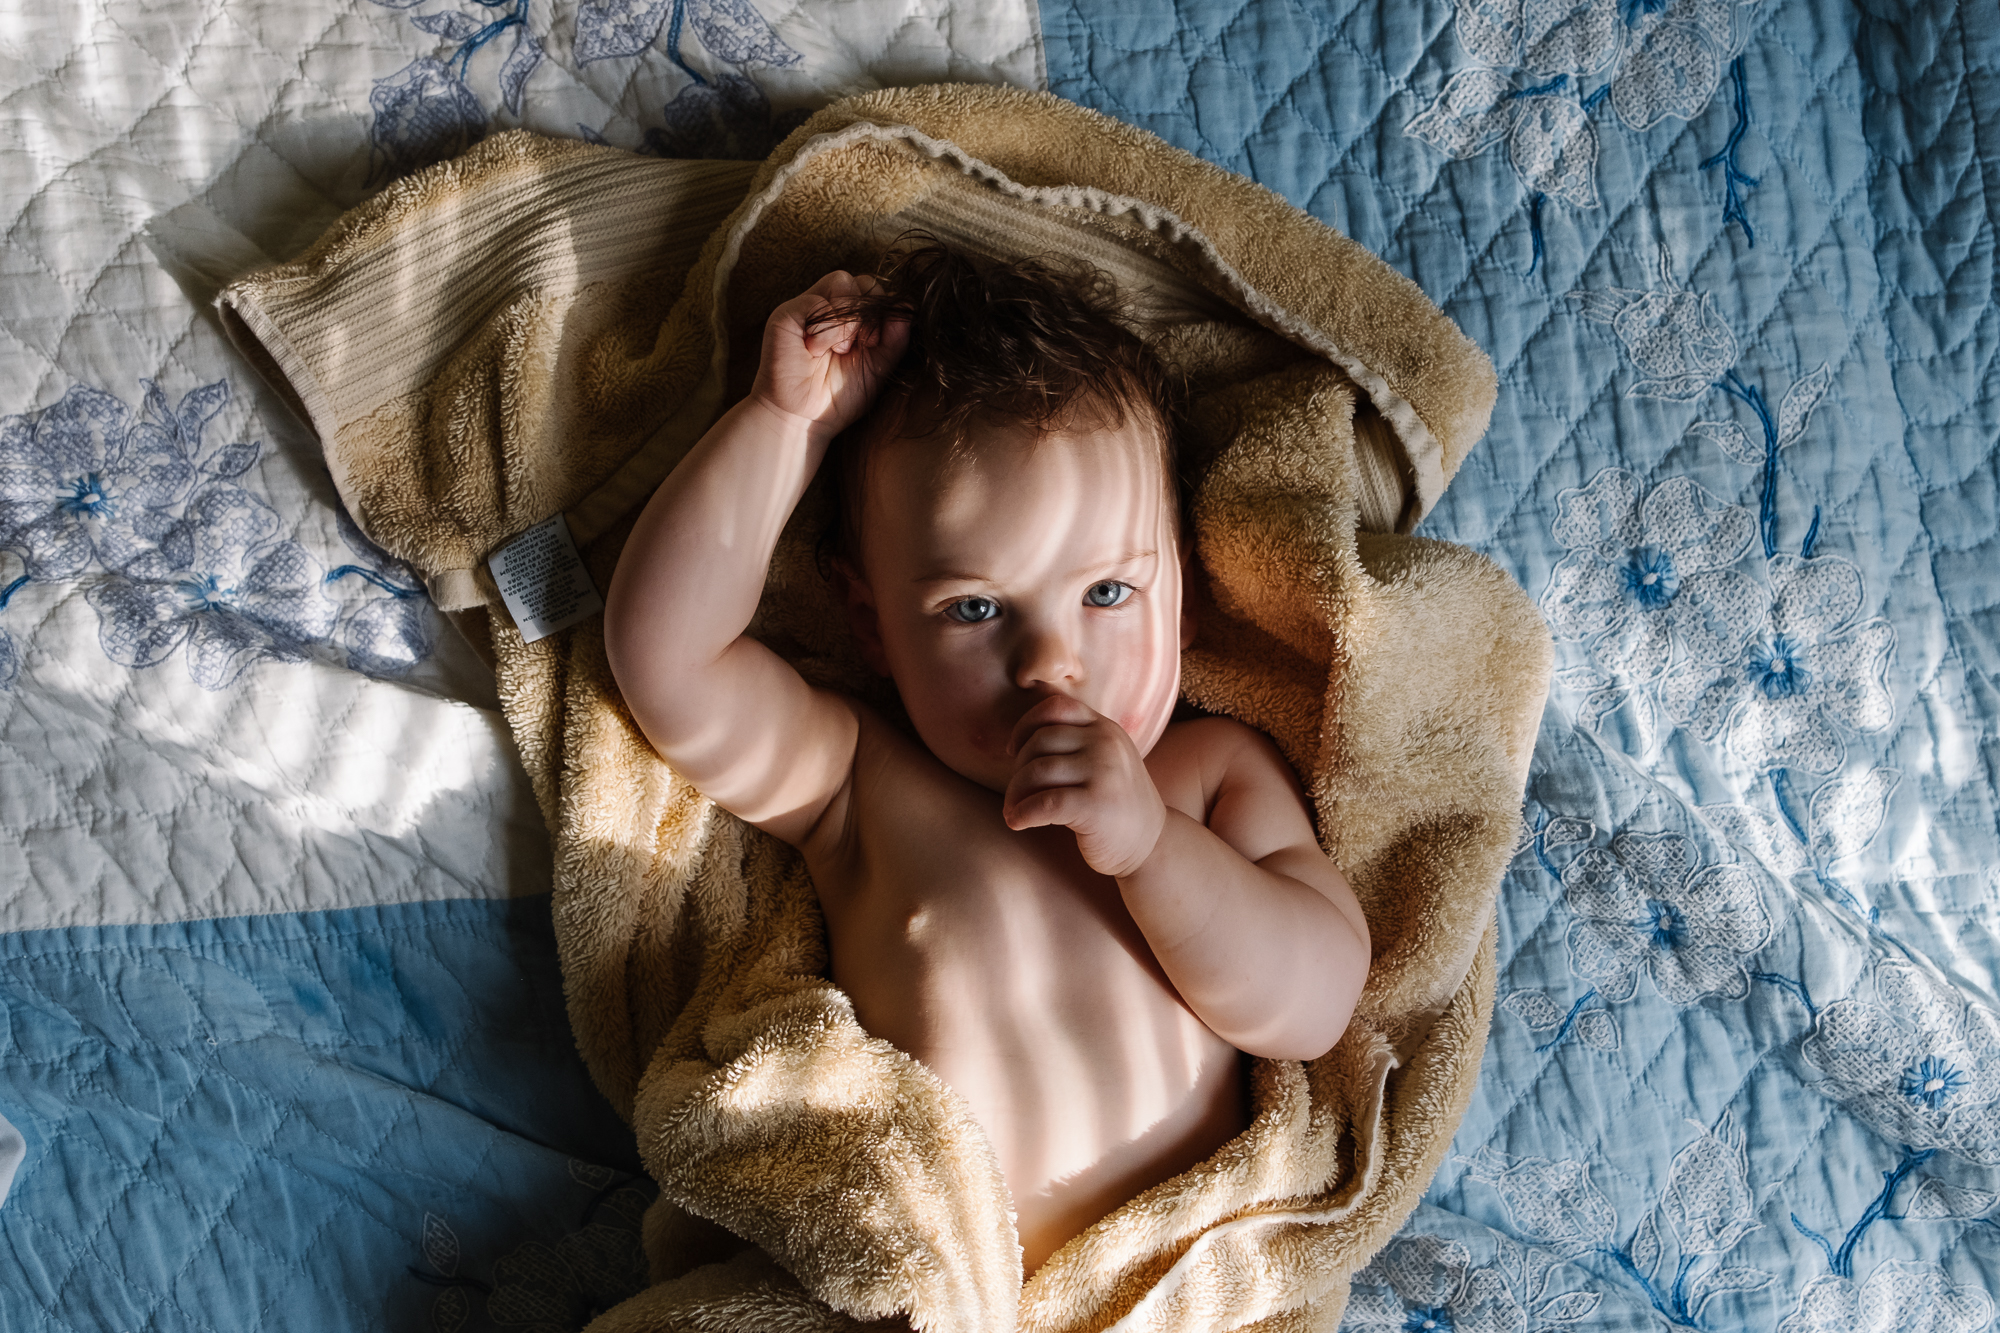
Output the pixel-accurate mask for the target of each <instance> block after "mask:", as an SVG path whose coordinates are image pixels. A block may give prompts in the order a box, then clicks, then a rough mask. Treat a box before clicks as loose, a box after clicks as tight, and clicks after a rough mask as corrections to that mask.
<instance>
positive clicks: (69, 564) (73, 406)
mask: <svg viewBox="0 0 2000 1333" xmlns="http://www.w3.org/2000/svg"><path fill="white" fill-rule="evenodd" d="M141 384H142V385H143V386H144V389H145V396H144V400H143V404H142V407H141V409H140V411H139V412H137V413H134V412H133V411H132V410H131V409H130V408H129V407H128V406H127V405H126V404H125V403H124V402H122V401H121V400H119V399H117V398H115V397H113V396H112V395H110V394H108V393H105V392H103V391H102V390H99V389H94V388H90V387H87V386H83V385H77V386H74V387H72V388H71V389H70V390H69V392H67V393H65V394H64V395H63V396H62V398H61V399H60V400H59V401H57V402H56V403H55V404H53V405H52V406H50V407H48V408H46V409H45V410H43V411H41V412H39V413H31V414H28V415H25V416H16V417H8V418H6V419H5V420H4V421H0V552H5V553H6V555H5V559H4V561H0V574H4V575H6V579H5V581H4V582H3V583H0V608H4V607H5V606H6V605H7V603H8V602H9V601H10V600H12V598H13V597H14V596H15V595H16V594H17V593H18V592H19V591H20V589H21V588H22V587H23V586H25V585H26V584H28V583H29V582H31V581H34V580H52V579H67V578H75V577H78V576H81V575H84V574H86V573H88V572H89V571H90V570H91V569H92V567H93V566H94V567H96V568H97V569H99V570H101V571H102V577H99V578H97V579H95V580H94V581H93V582H91V583H89V584H88V586H87V587H86V589H85V592H84V600H85V601H86V602H87V603H88V604H89V605H90V606H91V607H92V608H93V609H94V610H95V611H96V612H97V617H98V642H99V644H100V645H101V646H102V647H103V649H104V652H105V654H106V655H107V656H108V657H110V658H111V660H112V661H114V662H118V663H119V664H121V665H123V666H128V667H134V668H138V667H149V666H154V665H157V664H158V663H160V662H163V661H165V660H166V659H167V658H168V657H171V656H173V655H175V654H176V653H178V652H179V651H180V650H181V649H182V648H185V649H186V650H187V660H188V673H189V675H190V676H192V677H193V679H194V680H195V681H196V682H197V683H199V684H200V685H202V686H203V687H204V688H206V689H211V690H214V689H221V688H222V687H224V686H225V685H228V684H230V683H232V682H233V681H235V680H236V679H238V678H239V677H240V676H241V675H242V674H243V672H244V670H245V669H246V668H247V667H248V666H249V665H250V664H251V663H252V662H254V661H257V660H259V659H265V658H269V659H277V660H283V661H295V660H298V659H300V658H302V657H304V656H305V655H306V654H307V653H308V652H311V651H318V652H320V653H322V654H324V653H325V650H326V646H327V644H328V641H329V639H331V638H333V637H335V627H336V622H338V626H339V632H338V640H339V643H340V646H341V647H342V649H343V650H344V651H345V656H346V659H347V662H348V665H350V666H351V667H353V668H354V669H356V670H358V671H364V672H367V673H369V674H371V675H395V674H399V673H401V672H404V671H407V670H409V668H410V667H411V666H413V665H415V664H416V663H417V662H418V661H420V660H422V659H423V658H424V657H426V656H428V655H429V653H430V651H431V647H432V640H433V626H434V618H433V616H432V611H431V606H430V602H429V600H428V599H427V598H425V597H424V596H423V594H422V590H421V589H420V588H419V587H418V586H417V582H416V579H415V578H414V576H413V575H411V574H410V572H409V571H408V570H407V569H405V568H403V567H402V566H401V565H399V564H397V563H396V562H395V561H393V560H391V559H390V558H389V557H388V556H386V555H384V554H383V553H382V552H381V551H379V550H377V549H376V548H375V547H374V546H372V545H371V544H369V543H368V542H367V540H366V539H365V538H363V537H362V536H361V535H360V533H359V532H358V531H352V530H351V527H352V525H351V524H346V518H345V515H342V516H341V517H342V522H343V524H345V525H346V530H349V531H348V541H349V545H350V546H352V547H353V548H354V550H355V551H356V552H357V553H359V554H360V555H361V556H362V558H363V559H364V560H365V561H366V562H367V563H366V564H365V565H345V566H342V567H341V568H340V569H339V570H336V571H335V572H334V574H332V575H323V574H322V571H321V567H320V564H319V562H318V561H317V560H316V559H314V558H313V557H312V556H311V555H309V554H308V553H307V552H306V551H305V549H304V548H303V547H301V546H300V545H299V544H298V543H297V542H294V541H290V540H287V539H283V538H281V537H280V535H279V528H280V523H279V519H278V516H277V514H276V513H274V512H273V511H272V509H271V507H270V506H269V505H268V504H266V503H265V502H264V501H263V500H261V499H259V498H258V497H257V496H256V495H254V494H252V493H251V492H250V491H248V490H245V489H244V488H243V487H242V486H240V485H237V484H234V482H233V480H232V479H234V478H237V477H240V476H241V475H242V474H243V473H245V472H247V471H248V470H249V469H250V467H251V466H252V465H253V464H254V463H255V462H256V461H257V458H258V456H259V454H261V453H262V451H263V446H262V445H261V444H259V443H258V442H256V441H237V442H233V443H214V444H210V443H206V442H205V441H204V440H203V435H204V434H205V433H206V431H207V428H208V426H209V425H210V423H211V422H213V420H214V419H215V417H216V416H217V414H218V413H220V412H221V411H222V409H223V408H224V407H225V406H227V405H228V403H229V399H230V392H229V384H228V381H226V380H217V381H215V382H214V383H212V384H206V385H203V386H201V387H200V388H197V389H194V390H192V391H191V392H189V393H188V394H187V395H186V396H184V397H183V398H182V399H181V400H180V402H179V404H178V405H170V404H169V402H168V400H167V396H166V394H165V393H164V392H162V391H161V389H160V388H159V386H158V385H156V384H154V383H152V382H151V381H149V380H142V381H141ZM16 570H19V571H20V572H18V573H16V572H15V571H16ZM355 576H358V577H355ZM336 580H338V581H339V582H340V586H339V587H338V588H334V589H332V590H331V591H329V588H328V584H329V583H330V582H332V581H336ZM384 594H386V595H384ZM20 660H21V653H20V649H19V648H18V646H17V645H16V644H15V641H14V639H13V638H12V637H11V636H10V635H8V634H7V633H6V632H4V631H0V689H4V688H6V686H7V685H8V684H9V683H10V682H11V681H12V680H13V678H14V676H15V675H16V674H17V673H18V671H19V669H20Z"/></svg>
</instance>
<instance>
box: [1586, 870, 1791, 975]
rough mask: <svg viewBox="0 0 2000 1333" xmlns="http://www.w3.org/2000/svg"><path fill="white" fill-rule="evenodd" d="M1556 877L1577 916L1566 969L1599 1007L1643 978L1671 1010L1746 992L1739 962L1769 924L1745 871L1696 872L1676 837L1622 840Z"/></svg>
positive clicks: (1767, 931)
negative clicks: (1591, 990) (1598, 998)
mask: <svg viewBox="0 0 2000 1333" xmlns="http://www.w3.org/2000/svg"><path fill="white" fill-rule="evenodd" d="M1562 878H1563V890H1564V894H1565V896H1566V898H1567V900H1568V903H1569V908H1570V911H1571V913H1573V914H1574V915H1575V917H1576V920H1575V921H1574V922H1572V923H1571V925H1570V929H1569V954H1570V966H1571V967H1572V968H1573V969H1574V970H1575V972H1576V974H1577V975H1578V976H1580V977H1582V978H1584V979H1585V980H1587V981H1589V982H1590V983H1591V984H1592V985H1593V986H1594V987H1595V988H1596V989H1597V991H1598V992H1599V993H1600V994H1602V995H1603V996H1604V998H1605V999H1607V1000H1614V1001H1615V1000H1624V999H1629V998H1630V997H1631V995H1632V993H1633V990H1634V989H1635V988H1636V987H1637V985H1638V982H1639V973H1640V972H1642V971H1643V972H1645V973H1646V974H1647V975H1648V976H1650V977H1651V978H1652V979H1653V986H1654V989H1656V990H1658V991H1659V993H1660V995H1661V996H1662V997H1663V998H1665V999H1667V1000H1669V1001H1671V1002H1672V1003H1674V1004H1680V1005H1686V1004H1693V1003H1694V1002H1695V1001H1697V1000H1700V999H1702V998H1703V997H1705V996H1710V995H1719V996H1725V997H1728V998H1731V999H1734V998H1737V997H1740V996H1742V995H1743V994H1745V993H1746V992H1747V991H1748V990H1749V985H1750V983H1749V976H1748V973H1747V972H1746V971H1745V970H1744V967H1743V959H1744V958H1745V957H1746V956H1748V955H1750V954H1753V953H1755V952H1756V951H1757V950H1759V949H1761V948H1763V947H1764V944H1765V943H1766V941H1768V940H1769V939H1770V937H1771V919H1770V916H1769V914H1768V913H1766V911H1765V909H1764V904H1763V899H1762V895H1761V894H1760V893H1759V892H1758V889H1757V881H1756V879H1755V878H1754V877H1753V876H1752V875H1751V874H1750V872H1749V871H1748V870H1746V869H1744V868H1743V867H1742V866H1739V865H1734V864H1725V865H1715V866H1699V865H1698V863H1697V862H1696V859H1695V856H1694V851H1693V847H1692V845H1691V844H1690V843H1689V842H1688V840H1687V839H1686V838H1684V837H1682V836H1681V835H1680V834H1678V833H1621V834H1619V835H1618V836H1617V837H1615V838H1613V839H1612V840H1611V845H1610V846H1609V847H1608V848H1607V847H1589V848H1586V849H1584V850H1583V851H1582V852H1580V853H1578V855H1577V856H1576V858H1575V859H1574V860H1572V861H1571V862H1570V863H1569V866H1568V867H1567V868H1566V869H1565V870H1564V871H1563V877H1562Z"/></svg>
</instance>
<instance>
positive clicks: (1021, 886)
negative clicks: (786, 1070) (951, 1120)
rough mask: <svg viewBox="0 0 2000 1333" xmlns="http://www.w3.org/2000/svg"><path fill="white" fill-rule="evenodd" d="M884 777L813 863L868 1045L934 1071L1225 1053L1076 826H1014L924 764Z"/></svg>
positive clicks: (838, 968) (858, 797)
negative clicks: (896, 1050) (997, 1063)
mask: <svg viewBox="0 0 2000 1333" xmlns="http://www.w3.org/2000/svg"><path fill="white" fill-rule="evenodd" d="M925 758H928V757H927V756H925ZM930 762H931V763H932V764H935V761H934V760H933V761H930ZM909 769H915V770H916V771H915V772H910V771H908V770H909ZM940 772H943V770H942V769H941V768H940ZM874 777H875V779H876V780H875V782H874V783H873V784H872V785H858V786H857V790H856V792H855V794H854V806H853V809H852V810H851V811H850V817H849V833H848V837H847V839H846V843H845V846H844V847H843V848H842V850H841V854H840V855H838V856H835V857H827V858H823V859H817V860H816V861H815V863H814V864H813V875H814V881H815V885H816V887H817V888H818V890H819V894H820V900H821V903H822V905H823V907H824V910H825V912H826V918H827V930H828V936H829V943H830V946H831V954H832V959H831V961H832V971H833V979H834V980H835V982H837V983H838V984H839V985H840V986H841V987H842V988H843V989H844V990H846V991H847V993H848V994H849V995H850V996H851V997H852V998H853V1000H854V1003H855V1010H856V1015H857V1017H858V1018H860V1020H861V1023H862V1026H863V1027H865V1028H867V1029H868V1030H869V1031H870V1032H871V1033H872V1034H874V1035H875V1036H878V1037H881V1038H883V1039H885V1040H887V1041H890V1042H892V1043H893V1044H895V1045H897V1046H898V1047H900V1048H902V1049H903V1050H905V1051H908V1052H909V1053H910V1054H912V1055H915V1056H917V1057H918V1058H919V1059H924V1060H926V1061H928V1062H930V1063H933V1064H936V1065H945V1064H952V1063H955V1062H957V1061H959V1060H965V1061H972V1060H1002V1061H1005V1060H1009V1059H1011V1058H1013V1057H1012V1056H1010V1054H1009V1052H1013V1051H1025V1050H1030V1049H1033V1050H1039V1051H1041V1052H1043V1053H1044V1055H1053V1054H1055V1053H1056V1052H1058V1051H1063V1050H1067V1051H1070V1052H1073V1053H1075V1054H1076V1055H1079V1056H1082V1057H1085V1058H1090V1059H1098V1058H1104V1059H1113V1060H1114V1061H1115V1060H1116V1059H1118V1058H1121V1057H1119V1056H1118V1055H1117V1052H1119V1051H1131V1050H1133V1049H1136V1048H1147V1047H1152V1046H1155V1045H1162V1044H1163V1045H1165V1046H1167V1047H1171V1048H1173V1049H1176V1050H1179V1049H1183V1048H1186V1047H1187V1046H1188V1045H1189V1043H1191V1042H1192V1043H1195V1044H1197V1045H1205V1044H1206V1043H1209V1042H1215V1041H1217V1040H1218V1039H1217V1038H1215V1037H1214V1036H1213V1034H1210V1033H1209V1032H1208V1030H1207V1029H1206V1028H1205V1027H1203V1026H1202V1024H1201V1022H1200V1020H1199V1019H1197V1018H1195V1016H1194V1015H1193V1014H1192V1013H1191V1012H1190V1011H1189V1010H1188V1009H1187V1008H1186V1006H1185V1005H1184V1004H1182V1002H1181V1000H1180V997H1179V996H1178V995H1177V994H1176V993H1175V991H1174V989H1173V987H1172V985H1171V984H1170V983H1169V982H1168V981H1167V979H1166V976H1165V974H1164V973H1163V972H1162V971H1161V969H1160V966H1159V964H1158V962H1157V961H1156V960H1155V959H1154V957H1153V953H1152V949H1151V948H1150V946H1148V945H1147V943H1146V939H1145V936H1144V935H1143V934H1142V933H1141V932H1140V930H1139V928H1138V925H1137V924H1136V923H1135V922H1134V921H1133V919H1132V917H1131V914H1130V913H1129V912H1128V911H1127V910H1126V908H1125V904H1124V902H1123V900H1122V898H1121V897H1120V894H1119V890H1118V885H1117V882H1116V881H1115V880H1112V879H1109V878H1107V877H1105V876H1103V875H1099V874H1097V873H1095V872H1094V871H1092V870H1091V869H1090V867H1089V866H1088V865H1086V864H1085V863H1084V860H1083V858H1082V856H1081V855H1080V854H1079V853H1078V851H1077V848H1076V838H1075V835H1074V834H1072V833H1071V832H1070V831H1069V830H1068V829H1066V828H1060V827H1051V828H1038V829H1029V830H1024V831H1019V832H1017V831H1014V830H1012V829H1009V828H1008V827H1007V826H1006V824H1005V823H1004V822H1003V820H1002V818H1001V815H1000V797H999V796H998V794H996V793H993V792H990V791H987V790H985V789H984V788H980V787H976V786H974V785H973V784H971V783H969V782H964V781H963V780H961V779H957V778H956V776H955V775H950V774H948V773H944V777H945V778H948V779H949V780H940V779H937V775H934V774H928V773H925V772H924V771H923V770H922V768H921V766H920V765H917V764H910V765H907V766H906V767H905V769H904V771H900V772H898V771H895V770H894V769H892V770H891V771H890V772H889V773H886V774H885V773H881V772H879V771H878V772H877V773H876V774H875V775H874ZM940 1072H943V1071H942V1070H940Z"/></svg>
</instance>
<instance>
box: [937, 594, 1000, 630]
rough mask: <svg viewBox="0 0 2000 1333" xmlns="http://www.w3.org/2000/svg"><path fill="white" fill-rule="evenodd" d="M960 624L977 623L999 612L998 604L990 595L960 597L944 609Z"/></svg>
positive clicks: (989, 618)
mask: <svg viewBox="0 0 2000 1333" xmlns="http://www.w3.org/2000/svg"><path fill="white" fill-rule="evenodd" d="M944 613H945V614H946V615H948V616H950V617H951V618H952V619H953V620H956V621H957V622H958V623H959V624H961V625H977V624H978V623H979V622H980V621H982V620H991V619H993V617H995V616H997V615H999V614H1000V604H999V603H998V602H996V601H994V600H993V599H992V598H991V597H961V598H959V599H958V600H957V601H955V602H953V603H952V604H951V605H950V606H947V607H946V608H945V609H944Z"/></svg>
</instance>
